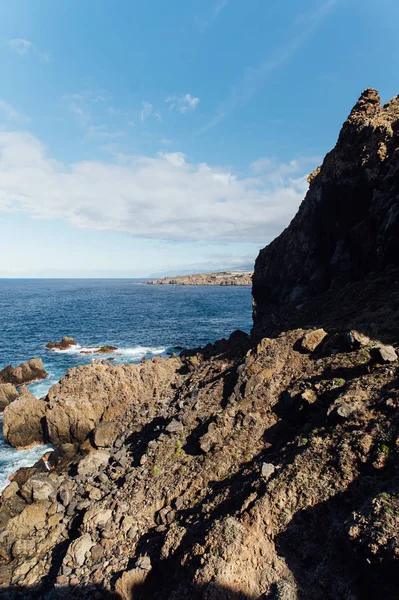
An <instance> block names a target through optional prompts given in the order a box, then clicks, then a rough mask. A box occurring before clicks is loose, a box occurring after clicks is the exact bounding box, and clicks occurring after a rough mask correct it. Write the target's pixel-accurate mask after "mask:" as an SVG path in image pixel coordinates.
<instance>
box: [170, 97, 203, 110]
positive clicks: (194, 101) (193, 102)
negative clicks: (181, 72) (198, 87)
mask: <svg viewBox="0 0 399 600" xmlns="http://www.w3.org/2000/svg"><path fill="white" fill-rule="evenodd" d="M199 101H200V99H199V98H197V97H195V96H192V95H191V94H183V95H182V96H169V97H168V98H166V100H165V102H166V103H167V104H169V109H170V110H176V111H177V112H179V113H181V114H182V115H184V114H185V113H186V112H188V111H193V110H195V109H196V108H197V106H198V104H199Z"/></svg>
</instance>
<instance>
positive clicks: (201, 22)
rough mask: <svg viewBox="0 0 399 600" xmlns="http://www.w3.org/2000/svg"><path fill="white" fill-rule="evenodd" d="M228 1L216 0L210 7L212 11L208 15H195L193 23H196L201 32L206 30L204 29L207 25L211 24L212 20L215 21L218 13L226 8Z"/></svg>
mask: <svg viewBox="0 0 399 600" xmlns="http://www.w3.org/2000/svg"><path fill="white" fill-rule="evenodd" d="M228 3H229V0H217V1H216V4H215V5H214V7H213V9H212V12H211V13H210V14H209V16H208V17H205V18H200V17H196V18H195V24H196V25H197V27H198V29H199V30H200V31H202V32H204V31H206V29H208V27H209V26H210V25H212V23H213V22H214V21H216V19H217V18H218V16H219V15H220V13H221V12H222V11H223V10H224V9H225V8H226V6H227V5H228Z"/></svg>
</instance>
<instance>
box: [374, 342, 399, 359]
mask: <svg viewBox="0 0 399 600" xmlns="http://www.w3.org/2000/svg"><path fill="white" fill-rule="evenodd" d="M372 352H373V356H374V358H375V359H376V361H377V362H381V363H390V362H396V361H397V360H398V355H397V354H396V351H395V348H393V347H392V346H384V345H383V344H379V345H378V346H375V347H374V348H373V351H372Z"/></svg>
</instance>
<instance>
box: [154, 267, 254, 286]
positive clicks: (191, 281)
mask: <svg viewBox="0 0 399 600" xmlns="http://www.w3.org/2000/svg"><path fill="white" fill-rule="evenodd" d="M252 275H253V273H252V272H251V271H220V272H217V273H197V274H195V275H177V276H176V277H163V278H162V279H150V280H149V281H146V284H147V285H222V286H226V285H227V286H230V285H237V286H250V285H252Z"/></svg>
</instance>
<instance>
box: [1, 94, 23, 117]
mask: <svg viewBox="0 0 399 600" xmlns="http://www.w3.org/2000/svg"><path fill="white" fill-rule="evenodd" d="M0 111H1V112H2V113H3V115H4V116H5V118H6V120H7V121H29V119H28V118H27V117H26V116H25V115H23V114H21V113H20V112H18V111H17V110H16V109H15V108H14V107H13V106H11V104H8V102H6V101H5V100H3V99H2V98H0Z"/></svg>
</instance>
